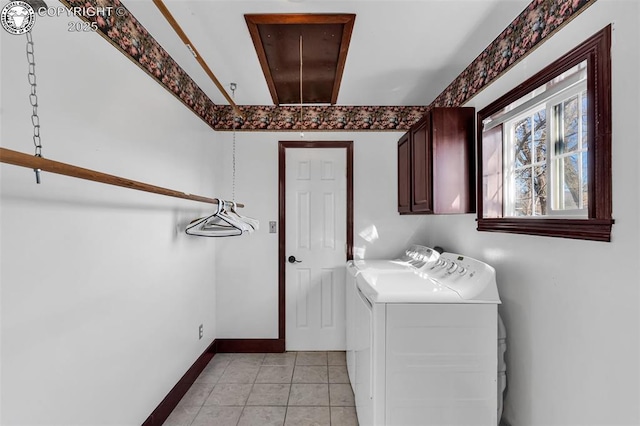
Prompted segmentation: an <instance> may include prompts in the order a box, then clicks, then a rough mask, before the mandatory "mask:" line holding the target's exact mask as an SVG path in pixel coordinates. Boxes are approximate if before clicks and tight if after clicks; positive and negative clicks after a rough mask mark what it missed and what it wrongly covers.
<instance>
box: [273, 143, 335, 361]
mask: <svg viewBox="0 0 640 426" xmlns="http://www.w3.org/2000/svg"><path fill="white" fill-rule="evenodd" d="M285 152H286V154H285V164H286V170H285V173H286V177H285V185H286V189H285V194H286V199H285V209H286V231H285V232H286V241H285V246H286V251H285V253H286V256H287V258H288V259H287V262H286V272H285V287H286V349H287V350H344V349H345V345H346V343H345V288H344V286H345V264H346V260H347V255H346V235H347V225H346V223H347V216H346V215H347V173H346V168H347V154H346V149H344V148H289V149H287V150H286V151H285ZM290 256H294V257H295V258H296V261H295V263H290V260H292V259H290ZM298 262H299V263H298Z"/></svg>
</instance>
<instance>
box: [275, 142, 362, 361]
mask: <svg viewBox="0 0 640 426" xmlns="http://www.w3.org/2000/svg"><path fill="white" fill-rule="evenodd" d="M288 148H345V149H346V154H347V260H351V259H353V141H280V143H279V144H278V217H279V219H278V221H279V222H280V225H279V226H280V230H279V231H278V341H280V342H282V351H283V352H284V350H285V338H286V336H285V332H286V318H285V311H286V291H285V288H286V287H285V268H286V260H285V259H286V252H285V249H286V247H285V242H286V234H285V232H286V226H285V225H286V215H285V212H286V208H285V207H286V205H285V204H286V203H285V196H286V194H285V190H286V184H285V177H286V156H285V151H286V149H288Z"/></svg>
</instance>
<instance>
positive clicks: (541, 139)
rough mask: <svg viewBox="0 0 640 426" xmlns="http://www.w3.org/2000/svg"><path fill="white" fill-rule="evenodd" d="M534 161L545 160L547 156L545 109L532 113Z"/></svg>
mask: <svg viewBox="0 0 640 426" xmlns="http://www.w3.org/2000/svg"><path fill="white" fill-rule="evenodd" d="M533 126H534V134H533V137H534V142H533V144H534V147H535V150H536V157H535V161H545V160H546V158H547V110H546V109H541V110H540V111H538V112H536V113H535V114H533Z"/></svg>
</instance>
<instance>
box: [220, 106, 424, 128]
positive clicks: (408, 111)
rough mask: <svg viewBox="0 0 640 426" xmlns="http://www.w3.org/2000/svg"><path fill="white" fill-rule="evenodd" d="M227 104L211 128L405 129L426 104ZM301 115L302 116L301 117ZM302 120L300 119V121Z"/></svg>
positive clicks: (419, 114) (415, 119) (417, 118)
mask: <svg viewBox="0 0 640 426" xmlns="http://www.w3.org/2000/svg"><path fill="white" fill-rule="evenodd" d="M240 110H241V111H242V113H243V114H244V116H245V118H244V119H242V118H239V117H236V116H235V114H234V111H233V109H232V108H231V107H230V106H226V105H224V106H222V105H218V106H217V107H216V111H217V114H216V119H215V121H214V129H216V130H232V129H233V128H234V126H235V128H236V130H251V131H254V130H271V131H278V130H284V131H286V130H292V131H300V130H304V131H305V132H306V131H344V130H348V131H364V130H374V131H385V130H392V131H405V130H408V129H409V127H411V125H412V124H413V123H415V122H416V121H418V120H419V119H420V117H422V116H423V115H424V114H425V113H426V112H427V110H428V107H426V106H416V107H407V106H338V105H334V106H304V107H303V108H302V111H301V109H300V107H299V106H298V107H295V106H269V105H256V106H249V105H244V106H240ZM301 116H302V119H301ZM301 122H302V123H301Z"/></svg>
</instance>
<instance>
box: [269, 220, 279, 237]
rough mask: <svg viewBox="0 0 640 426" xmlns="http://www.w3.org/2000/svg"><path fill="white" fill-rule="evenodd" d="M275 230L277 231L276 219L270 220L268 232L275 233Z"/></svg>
mask: <svg viewBox="0 0 640 426" xmlns="http://www.w3.org/2000/svg"><path fill="white" fill-rule="evenodd" d="M276 232H278V231H277V229H276V221H275V220H272V221H271V222H269V233H270V234H275V233H276Z"/></svg>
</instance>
